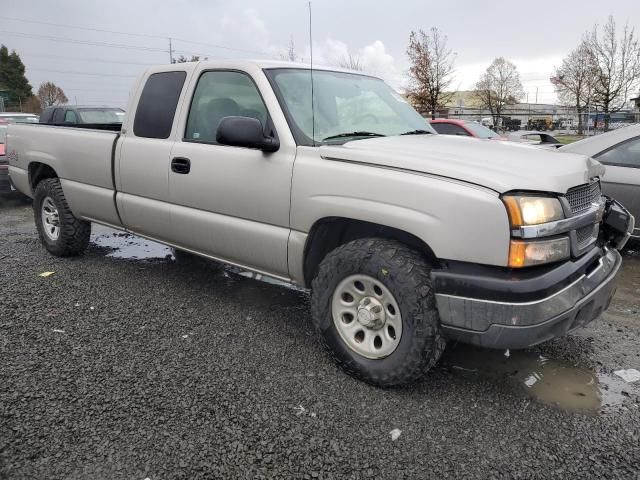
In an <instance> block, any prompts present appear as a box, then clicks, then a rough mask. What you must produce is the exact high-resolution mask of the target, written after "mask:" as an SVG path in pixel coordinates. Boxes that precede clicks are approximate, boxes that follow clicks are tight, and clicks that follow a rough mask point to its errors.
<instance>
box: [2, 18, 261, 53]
mask: <svg viewBox="0 0 640 480" xmlns="http://www.w3.org/2000/svg"><path fill="white" fill-rule="evenodd" d="M0 18H2V19H4V20H13V21H16V22H26V23H35V24H40V25H49V26H53V27H62V28H75V29H78V30H87V31H91V32H101V33H112V34H117V35H131V36H136V37H145V38H156V39H162V40H167V39H169V40H177V41H179V42H184V43H191V44H194V45H203V46H205V47H212V48H220V49H223V50H232V51H237V52H245V53H253V54H259V55H265V54H267V55H268V53H267V52H265V51H259V50H249V49H245V48H237V47H228V46H226V45H219V44H215V43H207V42H198V41H196V40H188V39H186V38H177V37H170V36H161V35H151V34H144V33H132V32H122V31H117V30H106V29H102V28H92V27H79V26H77V25H68V24H62V23H53V22H42V21H39V20H27V19H24V18H14V17H4V16H0ZM163 51H165V50H163Z"/></svg>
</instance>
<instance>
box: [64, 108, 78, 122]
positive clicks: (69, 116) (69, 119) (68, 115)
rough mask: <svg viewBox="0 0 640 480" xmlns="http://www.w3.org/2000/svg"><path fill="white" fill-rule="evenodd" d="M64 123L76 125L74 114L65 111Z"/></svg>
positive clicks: (76, 119)
mask: <svg viewBox="0 0 640 480" xmlns="http://www.w3.org/2000/svg"><path fill="white" fill-rule="evenodd" d="M64 123H78V118H77V115H76V112H74V111H73V110H67V111H66V112H65V114H64Z"/></svg>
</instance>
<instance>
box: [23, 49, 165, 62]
mask: <svg viewBox="0 0 640 480" xmlns="http://www.w3.org/2000/svg"><path fill="white" fill-rule="evenodd" d="M20 55H24V56H27V57H40V58H60V59H64V60H78V61H82V62H98V63H117V64H121V65H146V66H151V65H157V64H156V63H144V62H123V61H120V60H103V59H101V58H89V57H70V56H68V55H41V54H39V53H30V52H25V51H23V50H21V51H20Z"/></svg>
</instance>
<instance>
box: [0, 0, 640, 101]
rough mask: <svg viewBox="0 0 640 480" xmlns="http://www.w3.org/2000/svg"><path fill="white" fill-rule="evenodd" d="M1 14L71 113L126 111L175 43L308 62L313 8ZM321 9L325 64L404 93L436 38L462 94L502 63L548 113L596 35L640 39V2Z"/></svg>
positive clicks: (327, 4)
mask: <svg viewBox="0 0 640 480" xmlns="http://www.w3.org/2000/svg"><path fill="white" fill-rule="evenodd" d="M0 6H1V8H0V43H3V44H5V45H7V47H9V49H15V50H16V51H18V53H20V55H21V56H22V59H23V61H24V63H25V65H26V67H27V77H28V79H29V81H30V82H31V84H32V86H33V87H34V90H36V89H37V87H38V85H39V84H40V83H41V82H43V81H47V80H49V81H53V82H54V83H56V84H57V85H59V86H60V87H62V88H63V90H64V91H65V92H66V94H67V96H68V97H69V100H70V103H75V102H76V100H77V102H78V103H83V104H103V105H114V106H126V100H127V96H128V91H129V86H130V83H131V82H132V81H133V79H134V77H135V76H136V75H138V74H139V73H140V72H141V70H142V69H144V68H145V66H146V65H152V64H157V63H167V62H168V61H169V53H168V48H169V46H168V40H167V38H168V37H172V38H173V39H174V40H173V48H174V49H175V50H176V56H178V55H180V54H184V55H186V56H190V55H193V54H196V55H197V54H200V55H206V56H208V57H209V58H211V59H213V58H216V57H227V58H229V57H242V58H279V56H280V55H281V54H283V53H284V52H285V51H286V49H287V46H288V44H289V41H290V39H291V38H293V41H294V44H295V46H296V50H297V53H298V54H299V55H300V56H302V57H303V59H304V60H307V61H308V55H309V31H308V6H307V1H306V0H263V1H259V0H233V1H229V0H225V1H220V0H174V1H172V2H166V3H165V2H162V1H157V0H156V1H152V0H128V1H121V0H109V1H108V2H102V1H101V2H97V1H89V0H84V1H80V0H75V1H74V0H57V1H56V2H52V1H46V0H22V1H15V0H0ZM312 9H313V44H314V61H315V60H317V61H318V63H320V62H322V63H330V62H332V61H334V62H335V61H336V59H340V58H341V57H342V56H344V55H345V54H346V52H351V53H352V54H354V55H357V56H359V57H360V60H361V62H362V63H363V65H364V66H365V68H366V69H367V70H368V71H371V72H373V73H376V74H378V75H380V76H382V77H383V78H385V79H386V80H387V81H388V82H389V83H391V84H392V85H393V86H394V87H395V88H398V89H402V88H403V86H404V85H405V84H406V71H407V69H408V63H407V58H406V53H405V51H406V46H407V41H408V37H409V32H410V31H411V30H415V29H419V28H422V29H425V30H426V29H429V28H430V27H432V26H437V27H438V28H439V29H440V30H441V31H442V32H444V33H445V34H446V35H447V36H448V37H449V45H450V46H451V48H452V49H453V50H454V51H455V52H456V54H457V58H456V63H455V65H456V74H455V83H454V85H455V87H456V88H459V89H469V88H472V86H473V85H474V83H475V82H476V81H477V79H478V76H479V75H480V73H481V72H482V71H483V70H484V69H485V68H486V67H487V66H488V65H489V63H491V61H492V60H493V59H494V58H495V57H498V56H504V57H506V58H508V59H510V60H512V61H513V62H514V63H515V64H516V65H517V66H518V68H519V70H520V76H521V79H522V82H523V85H524V87H525V92H527V93H528V95H529V100H530V101H532V102H533V101H535V96H536V89H537V90H538V101H539V102H552V101H555V94H554V92H553V86H552V85H551V84H550V83H549V76H550V75H551V73H552V71H553V67H554V66H557V65H559V64H560V62H561V60H562V58H563V56H564V55H566V54H567V53H568V52H569V51H570V50H571V49H572V48H574V47H575V46H576V44H577V43H578V42H579V40H580V37H581V35H582V33H583V32H584V31H585V30H587V29H590V28H591V27H592V26H593V25H594V24H595V23H603V22H604V21H605V20H606V18H607V16H608V15H613V16H614V17H615V18H616V20H617V21H618V22H619V23H620V24H623V23H624V22H625V21H627V20H629V21H630V22H631V24H632V25H634V26H636V27H638V28H640V25H639V23H640V0H610V1H608V2H603V1H601V0H600V1H596V0H580V1H574V0H555V1H547V0H537V1H535V2H523V1H522V2H508V1H501V2H497V1H489V0H485V1H478V0H458V1H456V2H447V1H438V2H433V1H429V0H394V1H384V0H379V1H374V0H368V1H365V0H314V1H313V2H312ZM24 20H29V22H26V21H24ZM34 22H45V23H46V24H43V23H34ZM54 24H57V25H54ZM58 25H63V26H58ZM72 27H85V28H92V29H99V30H106V31H92V30H83V29H78V28H72ZM107 31H109V32H107ZM113 32H127V33H131V34H136V35H127V34H121V33H113ZM145 35H146V36H145ZM197 42H200V43H197ZM96 44H98V45H96ZM105 44H108V45H109V46H107V45H105ZM523 100H524V99H523Z"/></svg>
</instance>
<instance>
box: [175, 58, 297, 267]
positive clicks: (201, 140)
mask: <svg viewBox="0 0 640 480" xmlns="http://www.w3.org/2000/svg"><path fill="white" fill-rule="evenodd" d="M193 78H194V80H193V81H192V85H191V88H190V90H192V92H193V93H190V97H191V99H190V102H188V103H186V104H185V106H187V105H188V106H189V108H188V109H187V108H185V109H184V111H183V118H182V119H181V122H180V123H181V127H180V128H181V130H180V132H179V135H178V138H177V141H176V143H175V146H174V148H173V151H172V154H171V157H172V158H173V159H175V161H176V162H182V163H184V164H188V168H186V167H184V168H183V167H180V168H174V169H173V171H170V172H169V195H170V199H171V202H172V203H173V204H174V208H173V215H172V223H173V235H174V241H175V243H176V244H180V245H182V246H184V247H187V248H189V249H191V250H195V251H198V252H201V253H205V254H207V255H211V256H213V257H216V258H219V259H222V260H225V261H227V262H230V263H234V264H239V265H243V266H246V267H249V268H252V269H254V270H258V271H263V272H266V273H270V274H272V275H276V276H281V277H288V268H287V241H288V237H289V231H290V230H289V207H290V190H291V174H292V170H293V161H294V158H295V151H296V150H295V144H294V142H293V138H291V135H290V133H289V130H288V128H287V127H286V121H285V119H284V116H283V115H282V111H281V110H280V108H279V105H278V103H277V100H276V99H275V95H274V94H273V91H272V90H271V88H270V86H269V84H268V82H267V79H266V77H265V76H264V73H263V72H262V71H261V70H259V69H257V68H255V69H253V70H252V71H251V73H250V72H249V71H238V70H232V69H228V70H227V69H215V70H203V71H200V72H198V74H197V75H194V77H193ZM227 116H247V117H253V118H257V119H259V120H260V122H262V125H263V127H264V129H265V133H267V134H274V135H277V136H278V137H279V140H280V149H279V150H278V151H277V152H273V153H265V152H262V151H260V150H255V149H250V148H241V147H231V146H226V145H220V144H218V143H217V142H216V132H217V128H218V124H219V123H220V120H222V119H223V118H224V117H227Z"/></svg>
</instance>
